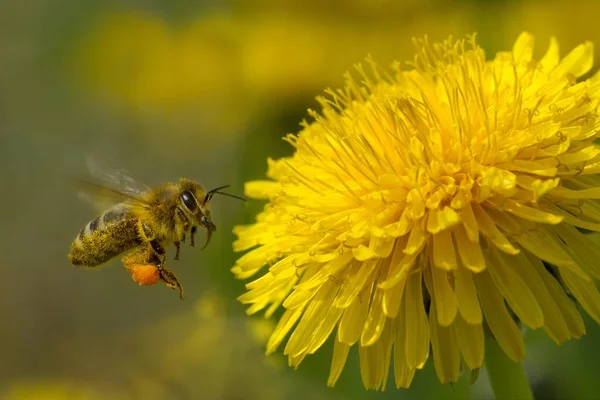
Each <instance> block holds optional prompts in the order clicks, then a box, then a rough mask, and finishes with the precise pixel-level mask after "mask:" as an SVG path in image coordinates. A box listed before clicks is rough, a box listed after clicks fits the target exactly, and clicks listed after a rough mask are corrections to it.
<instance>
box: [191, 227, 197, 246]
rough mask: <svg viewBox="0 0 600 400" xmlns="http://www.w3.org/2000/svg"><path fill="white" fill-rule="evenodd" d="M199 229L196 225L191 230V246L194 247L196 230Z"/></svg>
mask: <svg viewBox="0 0 600 400" xmlns="http://www.w3.org/2000/svg"><path fill="white" fill-rule="evenodd" d="M197 229H198V228H196V225H194V226H192V229H191V230H190V246H192V247H194V246H195V243H194V235H195V234H196V230H197Z"/></svg>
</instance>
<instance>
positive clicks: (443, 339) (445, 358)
mask: <svg viewBox="0 0 600 400" xmlns="http://www.w3.org/2000/svg"><path fill="white" fill-rule="evenodd" d="M436 304H439V303H438V302H437V301H435V299H432V302H431V310H430V312H429V326H430V331H431V349H432V351H433V364H434V366H435V372H436V373H437V376H438V378H439V379H440V381H441V382H442V383H446V382H456V381H457V380H458V376H459V374H460V347H459V346H458V342H457V340H456V336H455V335H454V331H453V329H452V328H451V327H444V326H440V325H439V324H438V322H437V318H436V317H435V315H436V314H437V310H436Z"/></svg>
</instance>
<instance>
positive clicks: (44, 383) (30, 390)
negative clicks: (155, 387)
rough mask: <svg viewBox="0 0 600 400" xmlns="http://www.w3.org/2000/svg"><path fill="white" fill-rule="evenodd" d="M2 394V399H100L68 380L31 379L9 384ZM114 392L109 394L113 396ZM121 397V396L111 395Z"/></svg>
mask: <svg viewBox="0 0 600 400" xmlns="http://www.w3.org/2000/svg"><path fill="white" fill-rule="evenodd" d="M9 387H10V388H9V389H8V391H5V392H3V393H1V394H2V399H4V400H28V399H44V400H100V399H101V398H102V396H101V395H100V394H99V393H97V392H95V391H93V390H91V389H89V388H86V387H83V386H81V385H78V384H75V383H73V382H68V381H55V380H31V381H19V382H17V383H12V384H10V385H9ZM113 395H114V394H111V396H113ZM111 398H114V399H121V398H123V397H122V396H119V395H115V396H114V397H111Z"/></svg>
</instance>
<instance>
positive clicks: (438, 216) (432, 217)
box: [427, 207, 460, 234]
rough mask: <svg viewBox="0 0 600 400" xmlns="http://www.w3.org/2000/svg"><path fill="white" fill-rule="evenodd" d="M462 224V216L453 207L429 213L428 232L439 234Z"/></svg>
mask: <svg viewBox="0 0 600 400" xmlns="http://www.w3.org/2000/svg"><path fill="white" fill-rule="evenodd" d="M458 223H460V215H459V214H458V213H457V212H456V211H455V210H454V209H453V208H452V207H444V209H442V210H438V209H434V210H431V211H429V215H428V217H427V231H428V232H429V233H433V234H435V233H438V232H441V231H443V230H446V229H448V228H450V227H452V226H454V225H456V224H458Z"/></svg>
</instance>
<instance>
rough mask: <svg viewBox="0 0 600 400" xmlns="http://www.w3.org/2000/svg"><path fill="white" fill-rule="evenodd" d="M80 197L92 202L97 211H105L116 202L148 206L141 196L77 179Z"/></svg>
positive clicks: (134, 206)
mask: <svg viewBox="0 0 600 400" xmlns="http://www.w3.org/2000/svg"><path fill="white" fill-rule="evenodd" d="M75 183H76V185H77V189H78V197H79V198H80V199H81V200H83V201H85V202H87V203H89V204H91V205H92V206H93V207H94V208H95V209H96V210H97V211H105V210H106V209H107V208H110V207H112V206H113V205H115V204H124V205H126V206H128V207H130V208H136V207H138V208H140V207H141V208H148V207H149V205H148V203H147V202H146V201H145V200H144V199H143V198H142V197H141V196H140V195H133V194H127V193H124V192H121V191H120V190H118V189H113V188H111V187H108V186H105V185H102V184H100V183H96V182H91V181H86V180H75Z"/></svg>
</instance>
